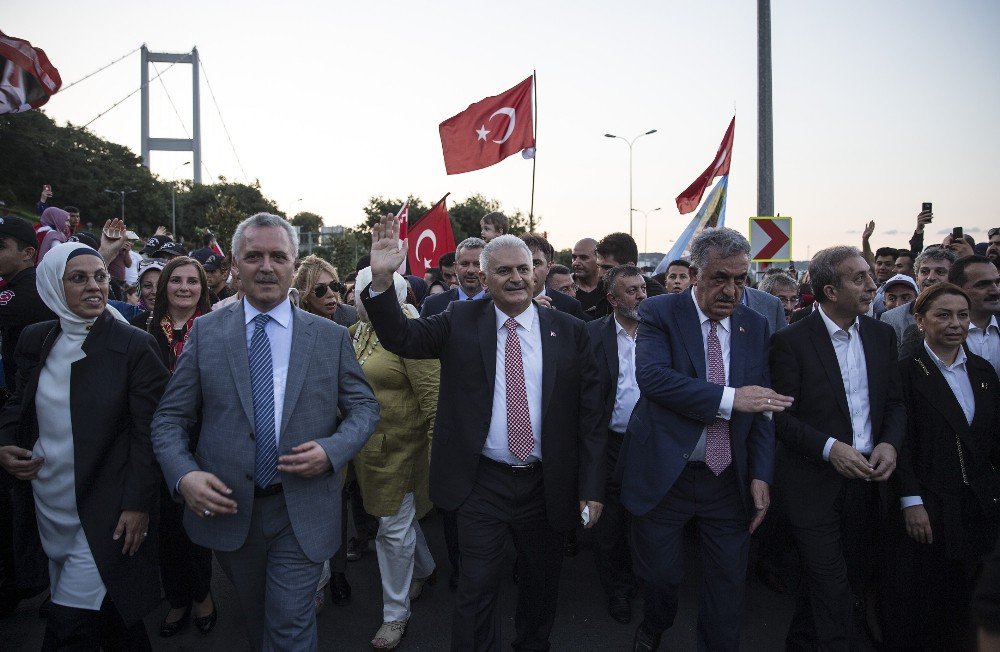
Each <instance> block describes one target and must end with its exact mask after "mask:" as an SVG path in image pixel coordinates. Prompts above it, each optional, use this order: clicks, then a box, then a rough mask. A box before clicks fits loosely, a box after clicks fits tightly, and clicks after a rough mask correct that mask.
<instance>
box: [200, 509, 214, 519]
mask: <svg viewBox="0 0 1000 652" xmlns="http://www.w3.org/2000/svg"><path fill="white" fill-rule="evenodd" d="M201 515H202V516H204V517H205V518H208V517H209V516H211V515H212V510H210V509H206V510H203V511H202V513H201Z"/></svg>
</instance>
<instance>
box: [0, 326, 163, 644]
mask: <svg viewBox="0 0 1000 652" xmlns="http://www.w3.org/2000/svg"><path fill="white" fill-rule="evenodd" d="M58 334H59V322H53V321H48V322H42V323H39V324H34V325H32V326H29V327H28V328H26V329H25V330H24V332H23V333H22V335H21V339H20V341H19V342H18V346H17V353H16V355H17V358H18V374H17V375H18V380H17V390H16V391H15V393H14V395H13V396H11V398H10V400H9V401H8V402H7V405H6V407H5V408H4V411H3V413H2V414H0V446H8V445H17V446H20V447H21V448H27V449H29V450H30V449H31V448H32V447H33V446H34V445H35V442H36V441H37V440H38V421H37V418H36V409H45V407H46V406H37V408H36V405H35V391H36V390H37V388H38V378H39V374H41V371H42V369H43V368H44V366H45V360H46V358H47V357H48V355H49V352H50V351H51V350H52V346H53V345H54V344H55V341H56V338H57V337H58ZM83 350H84V352H85V353H86V354H87V356H86V357H85V358H83V359H81V360H78V361H76V362H74V363H73V365H72V371H71V376H70V394H69V397H70V402H69V408H70V412H71V415H72V427H73V440H74V442H75V446H74V456H75V459H74V464H75V475H76V502H77V509H78V510H79V513H80V522H81V523H82V525H83V530H84V532H85V533H86V535H87V541H88V543H89V544H90V549H91V551H92V552H93V555H94V561H95V562H96V563H97V568H98V570H99V571H100V573H101V578H102V579H103V580H104V584H105V586H106V587H107V589H108V593H109V595H110V596H111V599H112V600H114V603H115V606H116V607H117V608H118V610H119V612H121V614H122V617H123V618H124V619H125V623H126V624H127V625H132V624H133V623H135V622H137V621H138V620H140V619H141V618H142V617H143V616H145V615H146V614H147V613H149V612H150V611H151V610H152V609H153V608H155V607H156V605H158V604H159V603H160V575H159V569H158V564H157V551H156V546H157V538H156V534H157V532H156V529H157V528H156V525H157V520H158V518H157V514H158V510H157V508H156V507H157V504H158V503H157V499H158V496H159V494H160V484H161V483H162V482H163V480H162V479H161V476H160V471H159V468H158V467H157V465H156V460H155V458H154V457H153V445H152V442H151V441H150V438H149V428H150V422H151V421H152V418H153V412H154V411H155V410H156V405H157V403H158V402H159V400H160V395H161V394H162V393H163V390H164V388H165V387H166V384H167V370H166V368H165V367H164V366H163V364H162V363H161V362H160V359H159V356H158V355H157V353H156V351H155V350H154V344H153V338H152V337H151V336H150V335H149V334H148V333H144V332H142V331H140V330H139V329H137V328H133V327H132V326H129V325H128V324H124V323H121V322H119V321H117V320H115V318H114V317H112V316H111V315H110V313H108V312H107V311H105V312H104V314H102V315H101V317H99V318H98V320H97V321H96V323H95V324H94V326H93V328H92V329H91V331H90V334H89V335H88V336H87V339H86V340H85V341H84V343H83ZM14 488H15V501H16V502H17V505H18V507H17V510H16V512H15V513H16V515H17V523H18V525H17V527H16V530H15V531H16V533H17V535H16V539H17V541H18V545H20V546H24V547H26V548H30V547H31V546H32V544H36V545H37V542H38V529H37V525H35V516H34V498H33V496H32V491H31V484H30V483H28V482H21V481H15V485H14ZM123 510H134V511H140V512H146V513H147V514H149V516H150V528H149V537H147V539H146V541H145V542H144V543H143V544H142V546H140V547H139V551H138V552H137V553H136V554H135V556H132V557H130V556H128V555H123V554H122V545H123V541H122V540H121V539H119V540H118V541H114V540H113V539H112V535H113V534H114V531H115V527H116V526H117V524H118V519H119V517H120V516H121V513H122V511H123ZM19 556H20V555H19Z"/></svg>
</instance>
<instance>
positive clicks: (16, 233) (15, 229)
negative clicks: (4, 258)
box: [0, 217, 38, 247]
mask: <svg viewBox="0 0 1000 652" xmlns="http://www.w3.org/2000/svg"><path fill="white" fill-rule="evenodd" d="M0 238H14V239H15V240H18V241H20V242H23V243H24V244H26V245H31V246H32V247H38V236H37V235H36V234H35V229H33V228H31V222H29V221H27V220H22V219H21V218H20V217H0Z"/></svg>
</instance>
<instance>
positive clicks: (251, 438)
mask: <svg viewBox="0 0 1000 652" xmlns="http://www.w3.org/2000/svg"><path fill="white" fill-rule="evenodd" d="M253 440H254V437H253V433H252V432H251V433H250V441H253Z"/></svg>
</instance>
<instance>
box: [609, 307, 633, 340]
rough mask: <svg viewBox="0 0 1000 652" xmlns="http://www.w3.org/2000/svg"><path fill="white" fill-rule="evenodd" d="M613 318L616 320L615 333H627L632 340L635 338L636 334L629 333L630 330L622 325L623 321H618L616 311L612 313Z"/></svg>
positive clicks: (626, 335)
mask: <svg viewBox="0 0 1000 652" xmlns="http://www.w3.org/2000/svg"><path fill="white" fill-rule="evenodd" d="M611 318H612V319H613V320H614V322H615V333H616V334H618V335H621V334H622V333H625V337H627V338H629V339H630V340H635V336H633V335H629V332H628V331H627V330H625V327H624V326H622V325H621V322H619V321H618V315H615V314H614V313H612V317H611ZM638 334H639V333H638V332H636V335H638Z"/></svg>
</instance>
